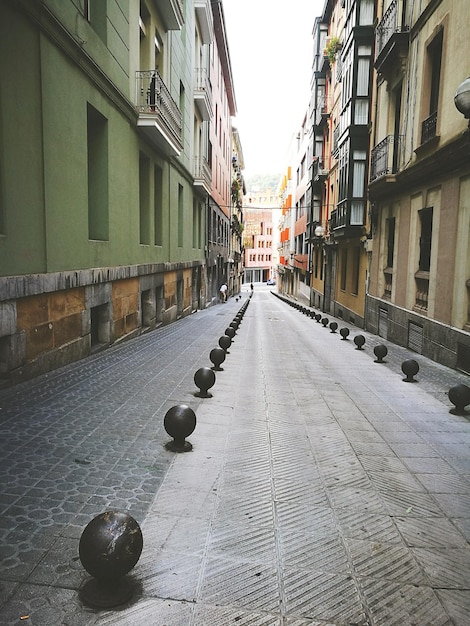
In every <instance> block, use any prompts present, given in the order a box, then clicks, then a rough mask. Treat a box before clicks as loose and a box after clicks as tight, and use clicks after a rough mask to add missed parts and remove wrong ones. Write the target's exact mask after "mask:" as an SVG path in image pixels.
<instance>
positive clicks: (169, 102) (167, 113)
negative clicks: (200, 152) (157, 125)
mask: <svg viewBox="0 0 470 626" xmlns="http://www.w3.org/2000/svg"><path fill="white" fill-rule="evenodd" d="M136 108H137V111H138V112H139V113H142V114H148V115H154V116H155V117H157V118H159V119H160V120H161V121H163V122H164V123H165V124H166V126H167V127H168V129H169V130H170V131H171V132H172V133H173V134H174V135H175V137H177V138H179V139H180V138H181V111H180V110H179V108H178V105H177V104H176V102H175V101H174V100H173V98H172V97H171V94H170V92H169V90H168V88H167V86H166V85H165V83H164V82H163V79H162V77H161V76H160V74H159V73H158V72H157V70H141V71H138V72H136Z"/></svg>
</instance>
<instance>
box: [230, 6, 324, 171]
mask: <svg viewBox="0 0 470 626" xmlns="http://www.w3.org/2000/svg"><path fill="white" fill-rule="evenodd" d="M323 5H324V0H288V2H285V0H223V8H224V14H225V26H226V31H227V37H228V45H229V53H230V60H231V64H232V74H233V81H234V86H235V99H236V104H237V116H236V117H235V118H234V119H233V125H234V126H235V128H237V129H238V132H239V135H240V140H241V144H242V149H243V156H244V160H245V171H244V176H245V178H247V177H249V176H252V175H255V174H281V173H282V172H283V171H284V170H285V168H286V166H287V152H288V149H289V144H290V141H291V139H292V136H293V135H294V134H295V133H296V132H297V131H298V129H299V128H300V126H301V124H302V120H303V117H304V115H305V113H306V111H307V107H308V103H309V99H310V81H311V68H312V62H313V39H312V30H313V24H314V20H315V18H316V17H317V16H319V15H321V12H322V10H323Z"/></svg>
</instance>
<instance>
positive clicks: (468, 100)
mask: <svg viewBox="0 0 470 626" xmlns="http://www.w3.org/2000/svg"><path fill="white" fill-rule="evenodd" d="M454 103H455V107H456V109H457V110H458V111H460V113H462V115H463V116H464V117H465V119H467V120H468V128H469V130H470V76H469V77H468V78H466V79H465V80H464V81H463V83H461V84H460V85H459V87H458V88H457V91H456V92H455V96H454Z"/></svg>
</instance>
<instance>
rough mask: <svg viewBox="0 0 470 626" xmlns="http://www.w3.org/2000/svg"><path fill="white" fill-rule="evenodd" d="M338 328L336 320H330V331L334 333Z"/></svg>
mask: <svg viewBox="0 0 470 626" xmlns="http://www.w3.org/2000/svg"><path fill="white" fill-rule="evenodd" d="M337 330H338V324H337V323H336V322H330V331H331V332H332V333H335V332H336V331H337Z"/></svg>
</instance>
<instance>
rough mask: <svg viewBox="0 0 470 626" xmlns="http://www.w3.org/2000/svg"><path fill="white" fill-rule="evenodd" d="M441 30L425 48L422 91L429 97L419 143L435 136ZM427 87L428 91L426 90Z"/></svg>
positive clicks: (439, 78)
mask: <svg viewBox="0 0 470 626" xmlns="http://www.w3.org/2000/svg"><path fill="white" fill-rule="evenodd" d="M442 41H443V30H442V29H441V31H440V32H439V34H438V35H436V37H435V38H434V39H433V40H432V42H431V43H430V45H429V46H428V48H427V57H426V67H425V82H424V93H425V94H426V97H427V98H428V99H429V100H428V103H427V106H426V109H425V115H426V119H425V120H424V121H423V123H422V127H421V143H422V144H423V143H426V142H427V141H430V140H431V139H433V138H434V137H435V136H436V131H437V109H438V105H439V91H440V82H441V59H442ZM426 87H428V89H429V90H428V91H426Z"/></svg>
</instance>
